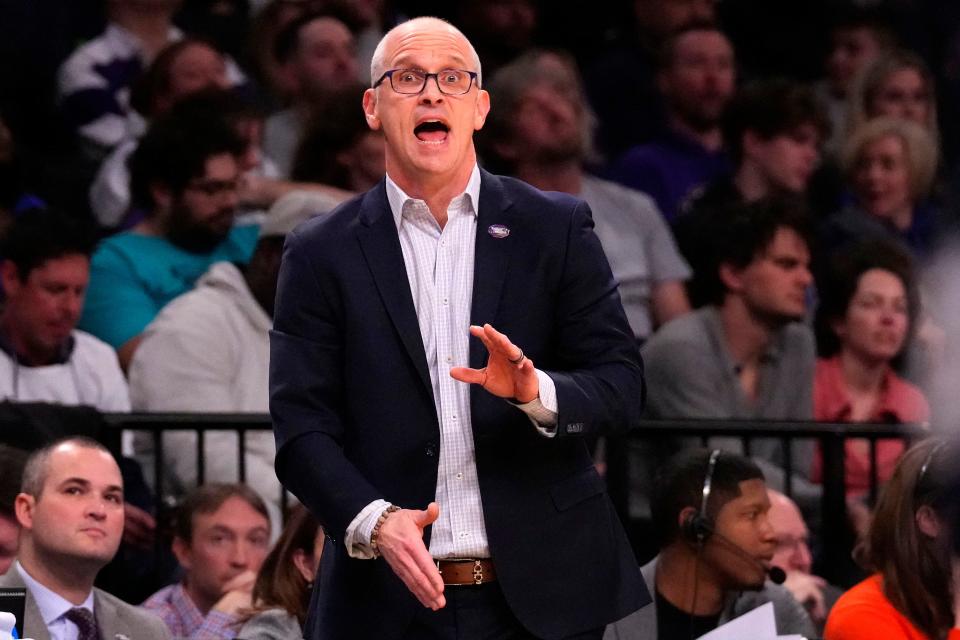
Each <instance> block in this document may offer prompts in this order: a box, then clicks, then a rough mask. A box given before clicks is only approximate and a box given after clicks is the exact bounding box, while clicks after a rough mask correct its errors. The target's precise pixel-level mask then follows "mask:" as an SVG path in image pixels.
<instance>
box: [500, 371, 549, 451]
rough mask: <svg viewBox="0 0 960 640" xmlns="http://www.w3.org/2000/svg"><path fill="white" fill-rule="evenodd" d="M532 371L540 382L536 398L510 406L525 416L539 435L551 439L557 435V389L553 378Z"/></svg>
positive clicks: (541, 372) (540, 372)
mask: <svg viewBox="0 0 960 640" xmlns="http://www.w3.org/2000/svg"><path fill="white" fill-rule="evenodd" d="M534 371H536V374H537V380H538V381H539V382H540V392H539V394H538V395H537V397H536V398H534V399H533V400H531V401H530V402H525V403H523V404H519V403H516V402H513V403H511V404H513V406H515V407H516V408H517V409H520V411H523V412H524V413H525V414H527V417H528V418H530V422H532V423H533V426H534V427H536V429H537V431H538V432H539V433H540V435H542V436H544V437H546V438H553V437H554V436H556V435H557V387H556V385H555V384H554V382H553V378H551V377H550V376H548V375H547V374H546V373H544V372H543V371H541V370H540V369H535V370H534Z"/></svg>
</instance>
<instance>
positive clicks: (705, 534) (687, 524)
mask: <svg viewBox="0 0 960 640" xmlns="http://www.w3.org/2000/svg"><path fill="white" fill-rule="evenodd" d="M720 453H721V451H720V449H714V450H713V451H711V452H710V459H709V460H708V461H707V473H706V475H704V476H703V488H702V489H701V490H700V495H701V498H700V512H699V513H692V514H690V515H689V516H688V517H687V518H685V519H684V521H683V524H682V525H681V527H680V531H681V533H682V534H683V536H684V537H685V538H686V539H687V540H689V541H690V542H692V543H694V544H697V545H700V546H702V545H703V544H704V543H706V541H707V539H708V538H710V535H711V534H713V521H712V520H710V516H708V515H707V505H708V504H709V502H710V489H711V485H712V484H713V471H714V469H715V468H716V466H717V460H718V459H719V458H720Z"/></svg>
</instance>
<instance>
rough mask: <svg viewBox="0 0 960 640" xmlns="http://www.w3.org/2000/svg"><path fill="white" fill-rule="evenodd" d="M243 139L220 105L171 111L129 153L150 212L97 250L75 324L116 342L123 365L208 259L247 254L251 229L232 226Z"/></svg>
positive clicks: (135, 184)
mask: <svg viewBox="0 0 960 640" xmlns="http://www.w3.org/2000/svg"><path fill="white" fill-rule="evenodd" d="M244 150H245V145H244V143H243V141H242V140H241V139H240V138H239V137H238V135H237V134H236V132H235V131H234V130H233V129H232V128H231V127H230V125H229V124H228V123H227V122H225V121H224V120H223V119H222V118H221V117H220V116H219V114H217V113H214V112H204V111H198V110H191V111H176V110H175V111H173V112H171V113H170V114H169V115H168V116H166V117H164V118H162V119H159V120H157V121H156V122H155V123H154V124H153V125H152V126H151V128H150V130H149V131H148V132H147V134H146V135H145V136H144V138H143V140H142V141H141V142H140V146H139V147H138V148H137V151H136V152H135V153H134V155H133V156H132V157H131V160H130V170H131V171H130V173H131V192H132V196H133V206H135V207H138V208H141V209H142V210H144V211H147V212H148V214H147V216H146V218H145V219H144V220H143V221H142V222H140V223H139V224H137V225H136V226H135V227H133V228H132V229H131V230H130V231H127V232H124V233H120V234H117V235H115V236H111V237H110V238H107V239H106V240H105V241H104V242H103V243H101V245H100V247H99V248H98V250H97V251H96V253H95V254H94V256H93V260H92V263H91V270H90V287H89V289H88V291H87V299H86V304H85V306H84V310H83V315H82V317H81V319H80V327H81V328H83V329H84V330H86V331H89V332H90V333H92V334H94V335H96V336H97V337H99V338H100V339H102V340H104V341H106V342H107V343H109V344H110V345H112V346H113V347H114V348H115V349H116V350H117V352H118V354H119V356H120V363H121V365H122V366H123V368H124V369H126V368H127V366H128V365H129V363H130V360H131V358H132V357H133V353H134V351H135V350H136V348H137V345H138V344H139V342H140V334H141V332H142V331H143V329H144V328H145V327H146V326H147V325H148V324H149V323H150V321H151V320H153V318H154V317H155V316H156V315H157V313H159V311H160V309H162V308H163V306H164V305H166V304H167V303H168V302H170V301H171V300H173V299H174V298H175V297H177V296H178V295H180V294H182V293H185V292H186V291H189V290H190V289H192V288H193V285H194V282H195V281H196V280H197V278H199V277H200V276H201V275H202V274H203V273H204V272H205V271H206V270H207V268H208V267H209V266H210V265H211V264H212V263H214V262H219V261H224V260H226V261H230V262H240V263H246V262H247V261H248V260H249V258H250V255H251V254H252V253H253V248H254V245H255V244H256V240H257V228H256V227H255V226H249V227H235V226H234V224H233V223H234V216H235V213H236V208H237V203H238V187H239V180H240V177H241V167H240V161H239V159H240V156H241V154H243V152H244Z"/></svg>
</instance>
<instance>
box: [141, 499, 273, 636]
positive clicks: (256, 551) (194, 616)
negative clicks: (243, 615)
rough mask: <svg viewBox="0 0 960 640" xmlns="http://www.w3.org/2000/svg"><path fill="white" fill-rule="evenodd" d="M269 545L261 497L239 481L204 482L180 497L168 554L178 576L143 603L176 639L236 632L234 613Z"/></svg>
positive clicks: (243, 603) (242, 605) (245, 600)
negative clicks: (171, 554) (175, 562)
mask: <svg viewBox="0 0 960 640" xmlns="http://www.w3.org/2000/svg"><path fill="white" fill-rule="evenodd" d="M269 547H270V519H269V517H268V515H267V508H266V505H264V503H263V500H262V499H261V498H260V496H258V495H257V494H256V493H255V492H254V491H253V490H252V489H250V488H249V487H247V486H246V485H243V484H207V485H203V486H201V487H198V488H197V489H195V490H194V491H193V492H192V493H190V494H189V495H188V496H187V497H186V499H185V500H184V502H183V504H182V506H181V508H180V513H179V517H178V518H177V525H176V531H175V534H174V539H173V552H174V554H175V555H176V556H177V560H178V561H179V562H180V566H181V567H183V569H184V578H183V580H182V581H180V582H179V583H177V584H173V585H170V586H169V587H164V588H163V589H161V590H160V591H158V592H156V593H155V594H153V595H152V596H150V597H149V598H148V599H147V601H146V602H144V603H143V607H144V608H145V609H147V610H148V611H152V612H153V613H155V614H157V615H158V616H160V618H161V619H162V620H163V621H164V623H166V625H167V627H168V628H169V629H170V633H171V634H173V636H174V637H177V638H197V639H200V638H203V639H210V638H223V639H224V640H228V639H230V638H234V637H236V635H237V627H238V625H237V621H238V617H237V614H238V612H239V611H241V610H243V609H249V608H250V606H251V604H252V602H251V598H250V592H251V590H252V589H253V583H254V581H255V580H256V575H257V571H258V570H259V569H260V565H261V564H263V559H264V557H265V556H266V555H267V551H268V550H269Z"/></svg>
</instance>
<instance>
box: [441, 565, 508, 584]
mask: <svg viewBox="0 0 960 640" xmlns="http://www.w3.org/2000/svg"><path fill="white" fill-rule="evenodd" d="M437 569H439V570H440V577H441V578H443V584H445V585H450V586H464V585H469V584H485V583H487V582H493V581H494V580H496V579H497V572H496V571H495V570H494V568H493V561H492V560H490V559H489V558H482V559H479V560H477V559H464V560H437Z"/></svg>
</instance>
